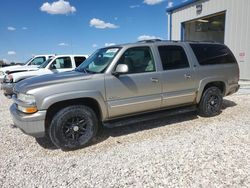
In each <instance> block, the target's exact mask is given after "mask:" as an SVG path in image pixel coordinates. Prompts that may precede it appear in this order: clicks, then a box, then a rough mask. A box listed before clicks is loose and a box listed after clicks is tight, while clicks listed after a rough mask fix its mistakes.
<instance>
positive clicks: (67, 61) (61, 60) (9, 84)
mask: <svg viewBox="0 0 250 188" xmlns="http://www.w3.org/2000/svg"><path fill="white" fill-rule="evenodd" d="M87 58H88V55H57V56H55V57H53V58H50V59H48V60H46V61H45V62H44V63H43V64H42V65H40V67H38V69H37V70H32V71H24V72H16V73H11V74H8V75H6V76H5V77H4V79H3V83H2V86H1V89H3V90H4V95H5V96H7V97H8V98H10V97H11V96H12V94H13V88H14V86H15V84H16V83H17V82H19V81H21V80H24V79H26V78H30V77H34V76H40V75H45V74H55V73H59V72H65V71H71V70H74V69H75V68H76V67H78V66H79V65H80V64H81V63H82V62H84V61H85V60H86V59H87Z"/></svg>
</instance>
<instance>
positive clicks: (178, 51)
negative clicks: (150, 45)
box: [158, 45, 189, 70]
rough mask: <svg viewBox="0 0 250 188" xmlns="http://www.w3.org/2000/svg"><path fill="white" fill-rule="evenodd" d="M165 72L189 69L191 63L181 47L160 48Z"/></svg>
mask: <svg viewBox="0 0 250 188" xmlns="http://www.w3.org/2000/svg"><path fill="white" fill-rule="evenodd" d="M158 50H159V53H160V57H161V63H162V67H163V70H173V69H182V68H188V67H189V63H188V59H187V56H186V53H185V51H184V50H183V48H182V47H181V46H173V45H172V46H171V45H168V46H159V47H158Z"/></svg>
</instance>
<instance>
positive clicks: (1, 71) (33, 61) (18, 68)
mask: <svg viewBox="0 0 250 188" xmlns="http://www.w3.org/2000/svg"><path fill="white" fill-rule="evenodd" d="M54 56H55V54H47V55H36V56H33V57H32V58H30V59H29V60H28V61H27V62H26V63H25V64H24V65H14V66H8V67H3V68H0V82H3V79H4V77H5V76H6V75H8V74H11V73H14V72H22V71H29V70H37V69H38V68H37V67H39V66H40V65H41V64H43V63H44V62H45V61H46V60H48V59H49V58H51V57H54Z"/></svg>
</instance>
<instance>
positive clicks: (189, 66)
mask: <svg viewBox="0 0 250 188" xmlns="http://www.w3.org/2000/svg"><path fill="white" fill-rule="evenodd" d="M159 47H180V48H181V49H182V50H183V52H184V54H185V56H186V60H187V63H188V66H187V67H183V68H177V69H164V66H163V63H162V59H161V54H160V51H159ZM156 50H157V52H158V54H159V61H160V62H161V63H160V65H161V67H162V71H164V72H165V71H177V70H183V69H190V68H191V67H192V66H191V62H190V60H189V55H188V53H187V52H186V50H185V46H182V45H178V44H161V45H158V46H156Z"/></svg>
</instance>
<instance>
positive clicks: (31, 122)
mask: <svg viewBox="0 0 250 188" xmlns="http://www.w3.org/2000/svg"><path fill="white" fill-rule="evenodd" d="M10 113H11V116H12V119H13V122H14V124H15V125H16V126H17V127H18V128H19V129H21V130H22V131H23V132H24V133H25V134H28V135H30V136H33V137H36V138H37V137H44V136H45V117H46V110H43V111H38V112H36V113H34V114H25V113H22V112H20V111H19V110H18V109H17V105H16V104H12V105H11V107H10Z"/></svg>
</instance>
